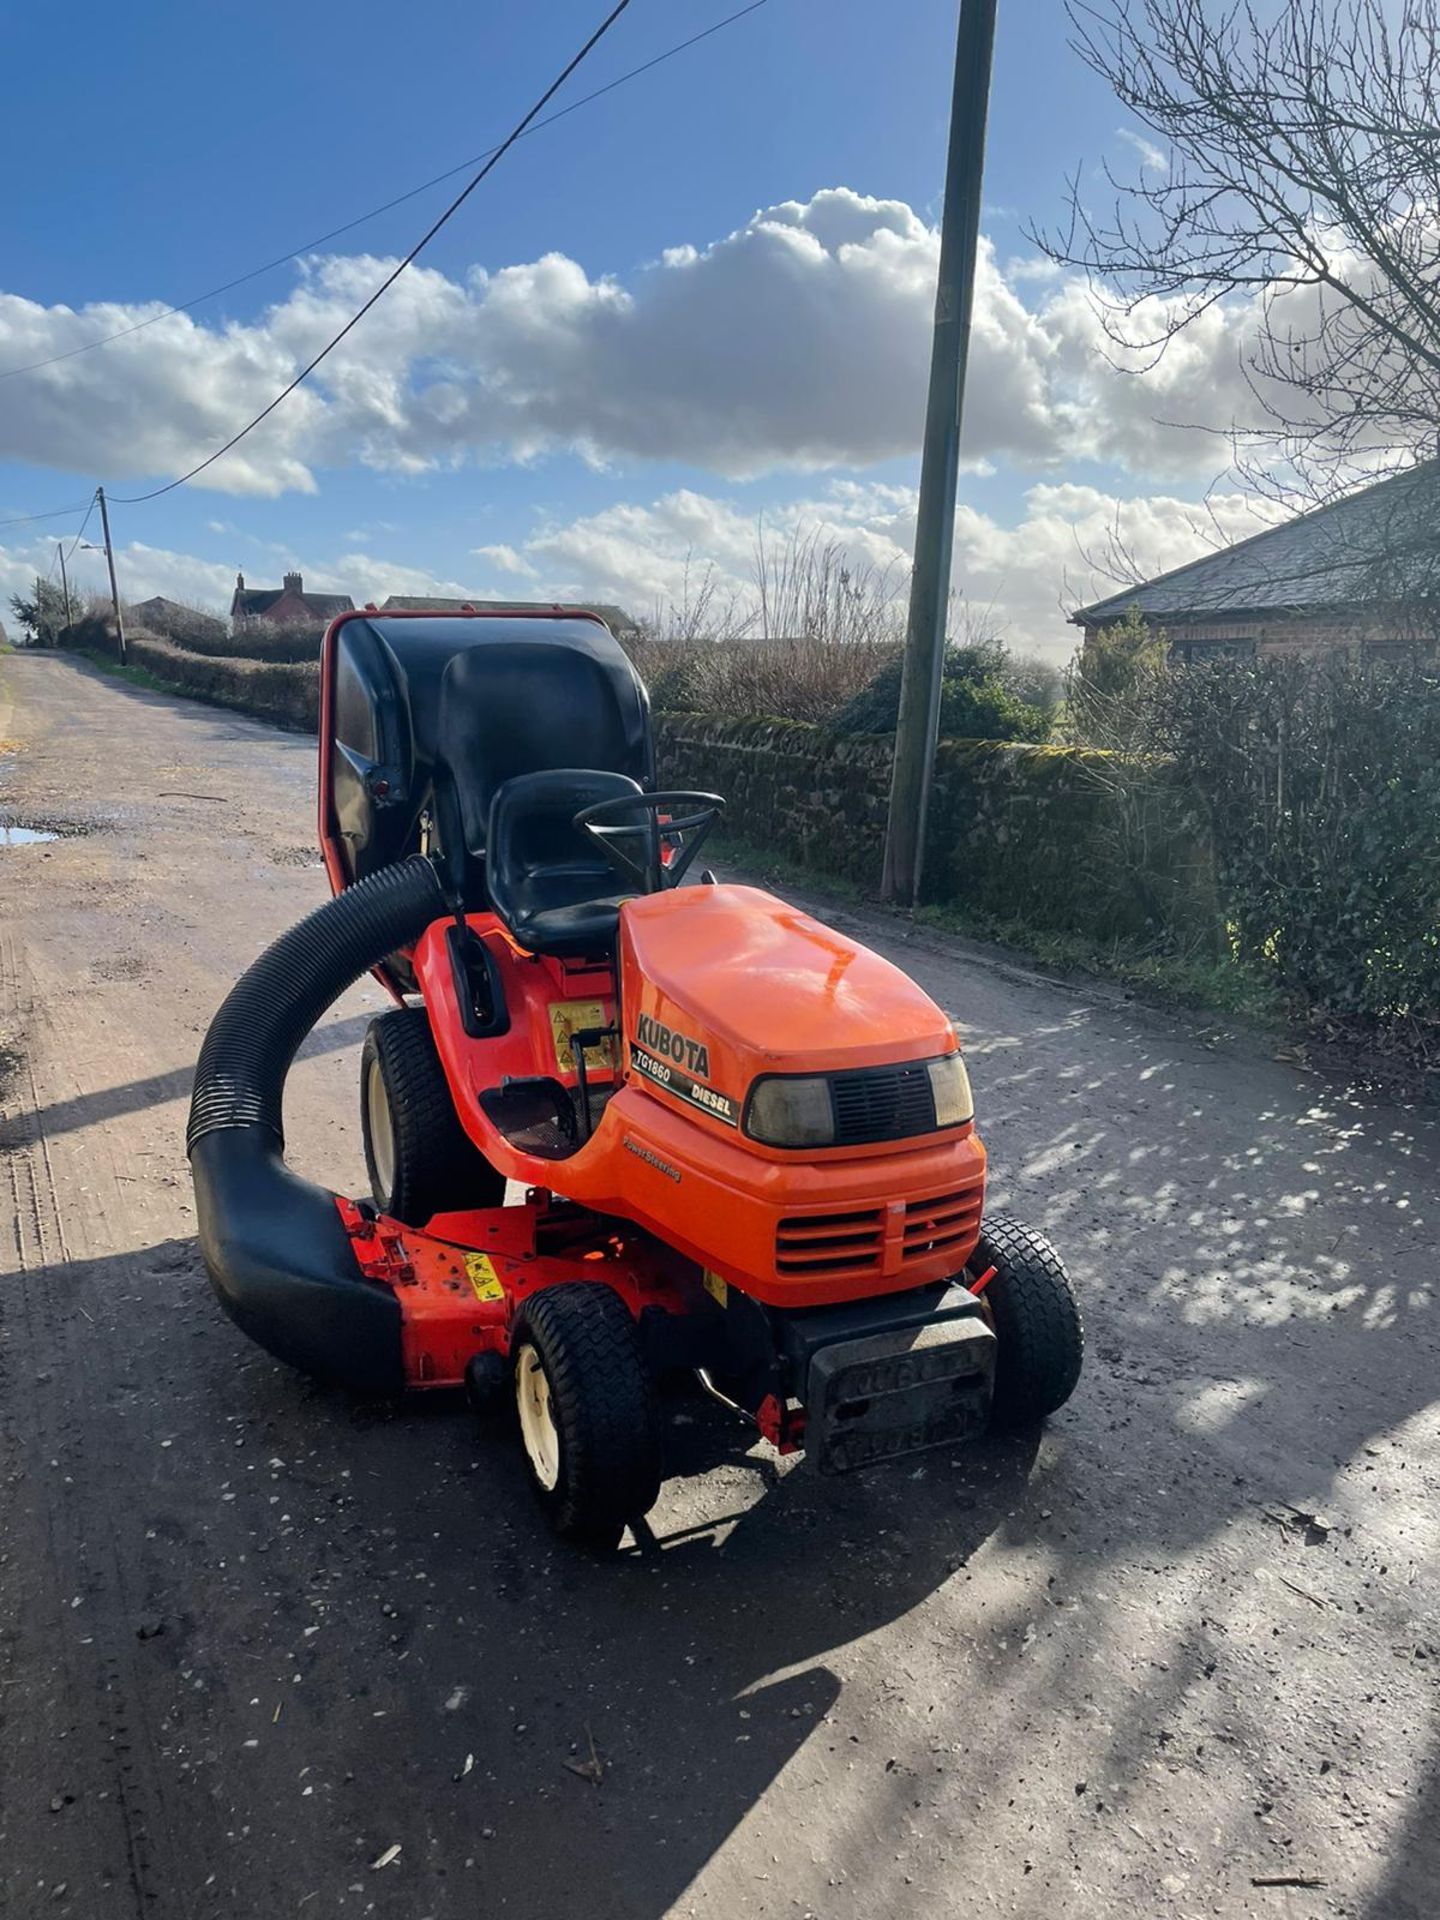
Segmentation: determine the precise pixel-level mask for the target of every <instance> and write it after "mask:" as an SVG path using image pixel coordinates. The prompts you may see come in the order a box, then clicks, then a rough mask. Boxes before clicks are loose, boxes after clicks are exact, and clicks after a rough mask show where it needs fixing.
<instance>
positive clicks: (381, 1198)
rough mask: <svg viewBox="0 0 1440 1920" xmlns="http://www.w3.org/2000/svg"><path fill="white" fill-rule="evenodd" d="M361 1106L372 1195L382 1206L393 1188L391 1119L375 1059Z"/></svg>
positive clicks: (393, 1163)
mask: <svg viewBox="0 0 1440 1920" xmlns="http://www.w3.org/2000/svg"><path fill="white" fill-rule="evenodd" d="M365 1109H366V1113H367V1114H368V1116H369V1120H370V1158H371V1159H372V1160H373V1161H374V1163H375V1186H376V1189H377V1191H376V1194H375V1198H376V1200H377V1201H378V1202H379V1204H380V1205H381V1206H382V1207H386V1206H388V1205H389V1204H390V1196H391V1194H393V1193H394V1191H395V1122H394V1120H393V1119H392V1118H391V1114H390V1099H389V1096H388V1095H387V1093H386V1092H385V1076H384V1074H383V1073H381V1071H380V1062H379V1061H378V1060H372V1061H371V1062H370V1077H369V1079H368V1080H367V1081H366V1084H365Z"/></svg>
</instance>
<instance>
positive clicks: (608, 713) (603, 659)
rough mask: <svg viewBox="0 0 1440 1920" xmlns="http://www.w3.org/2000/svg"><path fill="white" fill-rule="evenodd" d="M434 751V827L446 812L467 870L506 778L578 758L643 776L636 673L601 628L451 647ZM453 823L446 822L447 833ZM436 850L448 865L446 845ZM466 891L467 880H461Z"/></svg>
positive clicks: (647, 754) (647, 760)
mask: <svg viewBox="0 0 1440 1920" xmlns="http://www.w3.org/2000/svg"><path fill="white" fill-rule="evenodd" d="M572 624H574V625H578V624H579V623H572ZM435 758H436V767H435V781H436V796H437V803H438V811H439V814H440V827H441V836H442V839H443V838H444V837H445V834H446V816H447V815H449V817H450V820H451V822H452V823H458V828H459V832H460V834H461V836H462V838H463V841H464V851H465V855H466V856H467V861H468V864H469V866H470V867H471V869H472V879H473V870H474V869H475V868H476V867H477V865H478V864H479V863H480V862H481V861H482V860H483V857H484V853H485V846H486V838H487V833H488V828H489V818H490V806H491V802H492V801H493V799H494V797H495V795H496V793H497V791H498V790H499V788H500V787H502V786H503V785H504V784H505V783H506V782H507V781H509V780H513V779H515V778H516V777H517V776H519V775H523V774H529V773H538V772H546V771H550V770H553V769H556V768H577V767H578V768H590V769H595V770H597V771H600V772H605V773H615V774H623V775H625V776H626V778H627V779H629V780H633V781H636V782H638V783H639V784H641V785H644V784H645V783H646V782H647V781H648V780H649V779H650V778H651V777H652V772H653V752H652V747H651V741H650V714H649V705H648V702H647V701H646V698H645V692H644V688H643V686H642V685H641V682H640V680H639V677H638V675H636V673H635V672H634V670H633V668H632V667H631V666H630V663H629V661H628V660H627V659H626V658H625V656H624V654H623V653H621V652H620V649H619V648H618V647H617V646H616V645H615V643H614V641H613V640H611V638H610V636H609V634H608V633H606V632H605V631H604V629H603V628H597V629H596V634H595V640H594V644H593V645H586V646H577V645H575V644H573V643H571V644H567V645H564V646H559V645H555V644H551V643H547V642H546V641H544V640H531V639H529V638H525V637H516V638H507V639H505V640H504V641H500V642H496V643H492V644H489V645H486V646H477V647H473V648H471V649H469V650H467V651H466V652H464V653H457V654H456V655H455V657H454V658H453V659H452V660H451V661H450V662H449V663H448V665H447V666H446V668H445V671H444V674H443V675H442V677H441V682H440V690H439V702H438V713H437V725H436V756H435ZM577 804H578V803H577ZM454 830H455V825H454V824H452V825H451V828H450V832H451V834H452V836H453V833H454ZM445 851H446V854H447V865H449V864H451V859H452V857H453V856H452V849H450V848H448V847H447V848H446V849H445ZM474 890H475V888H474V885H473V884H469V885H467V886H466V887H465V888H464V891H466V892H467V893H473V892H474ZM475 904H479V902H478V901H477V902H475Z"/></svg>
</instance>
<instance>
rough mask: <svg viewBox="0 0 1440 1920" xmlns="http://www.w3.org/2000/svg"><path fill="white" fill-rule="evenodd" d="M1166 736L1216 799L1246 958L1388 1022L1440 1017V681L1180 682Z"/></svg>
mask: <svg viewBox="0 0 1440 1920" xmlns="http://www.w3.org/2000/svg"><path fill="white" fill-rule="evenodd" d="M1155 738H1156V744H1157V745H1159V746H1162V747H1164V748H1166V749H1168V751H1169V752H1170V753H1171V754H1173V756H1174V758H1175V760H1176V762H1177V763H1178V766H1179V768H1180V769H1181V770H1182V771H1183V773H1184V774H1185V775H1186V777H1187V778H1188V780H1189V782H1190V785H1191V786H1192V788H1193V789H1194V791H1195V792H1196V794H1197V795H1198V796H1199V797H1200V799H1201V800H1202V801H1203V803H1204V806H1205V810H1206V813H1207V814H1208V818H1209V825H1210V832H1211V836H1212V839H1213V843H1214V848H1215V859H1216V865H1217V872H1218V877H1219V882H1220V886H1221V889H1222V897H1223V901H1224V905H1225V911H1226V916H1227V919H1228V921H1229V923H1230V926H1231V929H1232V941H1233V946H1234V950H1235V954H1236V957H1237V958H1239V959H1240V960H1242V961H1250V962H1253V963H1254V964H1255V965H1257V966H1259V967H1262V968H1264V969H1266V970H1267V971H1269V972H1271V973H1272V975H1273V976H1274V977H1275V978H1276V980H1277V982H1278V984H1279V985H1280V987H1281V988H1282V990H1284V991H1285V992H1286V993H1288V994H1289V995H1290V996H1291V997H1292V998H1293V999H1294V1000H1297V1001H1299V1002H1302V1003H1303V1004H1304V1005H1306V1006H1307V1007H1309V1008H1311V1009H1314V1010H1316V1011H1318V1012H1320V1013H1322V1014H1324V1015H1327V1016H1333V1017H1335V1018H1338V1019H1340V1020H1342V1021H1350V1022H1359V1023H1362V1024H1364V1025H1367V1026H1369V1027H1371V1028H1372V1029H1373V1028H1375V1027H1377V1026H1379V1027H1390V1028H1394V1027H1396V1026H1398V1025H1403V1026H1404V1027H1405V1028H1406V1029H1408V1030H1409V1031H1411V1032H1412V1033H1413V1032H1415V1031H1418V1030H1424V1031H1428V1032H1429V1033H1431V1034H1432V1035H1433V1034H1434V1033H1435V1032H1436V1030H1437V1028H1440V827H1437V822H1440V679H1437V678H1436V677H1435V675H1434V673H1433V671H1427V670H1426V669H1425V668H1424V667H1423V666H1422V665H1419V664H1410V665H1393V666H1392V665H1383V664H1377V663H1365V662H1363V661H1360V660H1356V659H1352V658H1349V657H1347V656H1340V657H1336V658H1330V659H1327V660H1323V661H1315V662H1309V661H1299V660H1262V661H1259V662H1254V663H1225V664H1216V665H1214V666H1210V667H1203V668H1190V669H1188V670H1186V671H1183V672H1177V673H1174V674H1172V675H1170V676H1168V678H1167V679H1166V681H1165V682H1164V683H1163V686H1162V689H1161V692H1160V695H1159V700H1158V705H1157V713H1156V724H1155Z"/></svg>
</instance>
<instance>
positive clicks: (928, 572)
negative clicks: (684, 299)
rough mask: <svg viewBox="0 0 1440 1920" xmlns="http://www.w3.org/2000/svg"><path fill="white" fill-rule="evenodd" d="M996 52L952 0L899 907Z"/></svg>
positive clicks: (950, 486) (944, 550) (955, 467)
mask: <svg viewBox="0 0 1440 1920" xmlns="http://www.w3.org/2000/svg"><path fill="white" fill-rule="evenodd" d="M994 45H995V0H960V30H959V37H958V40H957V43H956V48H955V91H954V96H953V99H952V101H951V107H950V151H949V157H948V160H947V162H946V168H945V211H944V213H943V215H942V217H941V224H940V284H939V286H938V288H937V289H936V293H935V337H934V343H933V345H932V348H931V354H930V398H929V401H928V402H927V405H926V411H925V447H924V452H923V454H922V456H921V462H920V505H919V511H918V514H917V516H916V524H915V564H914V567H913V570H912V572H911V575H910V615H909V621H908V624H907V626H906V629H905V665H904V670H903V674H902V677H901V682H900V718H899V721H898V723H897V725H896V728H895V767H894V772H893V774H892V776H891V784H890V819H889V824H888V826H887V827H886V831H885V871H884V877H883V880H882V883H881V885H882V891H883V892H884V895H885V898H886V899H887V900H894V901H898V902H899V903H900V904H901V905H902V906H914V905H915V903H916V901H917V900H918V898H919V894H920V873H921V867H922V865H923V863H924V858H925V821H926V815H927V813H928V811H929V805H930V786H931V782H932V780H933V779H934V774H935V740H936V736H937V734H938V732H939V727H940V682H941V678H942V674H943V671H944V665H945V620H946V614H947V612H948V610H949V601H950V557H951V551H952V549H953V547H954V544H955V486H956V476H957V474H958V472H959V465H960V417H961V409H962V407H963V404H964V399H965V364H966V360H967V358H968V356H969V349H970V312H971V308H972V307H973V305H974V299H975V256H976V251H977V248H978V246H979V239H980V183H981V176H982V174H983V172H984V166H985V114H986V108H987V104H988V101H989V96H990V60H991V54H992V51H993V48H994Z"/></svg>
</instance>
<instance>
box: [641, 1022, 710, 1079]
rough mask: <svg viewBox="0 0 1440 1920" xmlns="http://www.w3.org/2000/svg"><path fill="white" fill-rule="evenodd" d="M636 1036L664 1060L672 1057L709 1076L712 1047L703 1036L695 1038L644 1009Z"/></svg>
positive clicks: (702, 1074) (692, 1071)
mask: <svg viewBox="0 0 1440 1920" xmlns="http://www.w3.org/2000/svg"><path fill="white" fill-rule="evenodd" d="M635 1038H636V1039H637V1040H638V1041H639V1042H640V1044H641V1046H642V1047H648V1048H649V1049H650V1051H651V1053H658V1054H659V1055H660V1057H661V1059H662V1060H673V1061H674V1062H675V1065H676V1066H677V1067H684V1069H685V1071H686V1072H687V1073H698V1074H699V1076H700V1078H701V1079H702V1080H708V1079H709V1078H710V1049H709V1048H708V1047H707V1046H706V1045H705V1042H704V1041H703V1040H692V1039H691V1038H690V1036H689V1034H688V1033H680V1032H677V1030H676V1029H675V1028H674V1027H667V1026H662V1024H661V1023H660V1021H658V1020H652V1019H651V1018H650V1015H649V1014H648V1013H642V1014H641V1016H640V1018H639V1020H638V1021H637V1022H636V1023H635Z"/></svg>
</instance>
